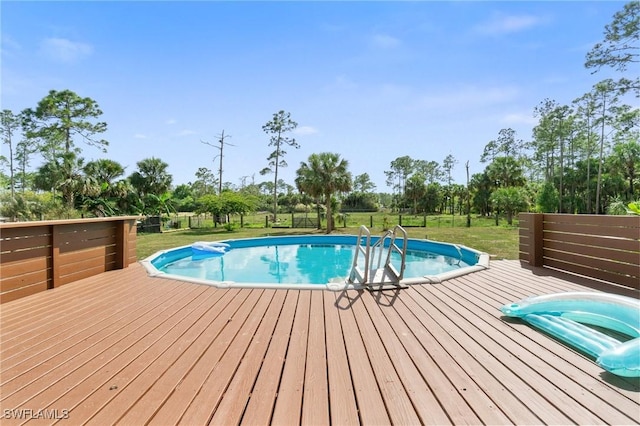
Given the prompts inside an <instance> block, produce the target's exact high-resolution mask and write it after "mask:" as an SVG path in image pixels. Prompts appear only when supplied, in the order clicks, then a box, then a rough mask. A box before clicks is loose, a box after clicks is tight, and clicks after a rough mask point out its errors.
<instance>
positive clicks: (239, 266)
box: [141, 235, 489, 290]
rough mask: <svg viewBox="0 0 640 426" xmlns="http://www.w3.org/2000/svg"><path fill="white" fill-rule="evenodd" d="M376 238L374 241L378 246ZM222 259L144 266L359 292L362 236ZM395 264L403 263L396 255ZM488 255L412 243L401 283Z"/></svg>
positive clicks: (182, 276) (240, 282) (159, 257)
mask: <svg viewBox="0 0 640 426" xmlns="http://www.w3.org/2000/svg"><path fill="white" fill-rule="evenodd" d="M375 240H376V237H372V241H375ZM224 242H225V243H227V244H228V245H229V249H228V251H227V252H226V253H225V254H224V255H222V256H209V257H194V256H193V255H192V249H191V245H187V246H182V247H178V248H175V249H171V250H166V251H160V252H157V253H155V254H153V255H152V256H150V257H148V258H147V259H145V260H143V261H141V263H142V264H143V266H144V267H145V268H146V270H147V273H148V274H149V275H151V276H157V277H163V278H170V279H177V280H182V281H189V282H195V283H199V284H208V285H214V286H216V287H249V288H256V287H259V288H308V289H331V290H341V289H344V288H349V287H351V288H357V287H358V285H357V284H350V283H348V282H347V280H346V278H347V277H348V276H349V273H350V269H351V265H352V261H353V257H354V253H355V251H356V244H357V242H358V237H356V236H355V235H306V236H286V237H262V238H247V239H237V240H225V241H224ZM391 262H392V264H398V263H399V262H401V260H400V257H399V256H397V255H395V254H393V255H392V261H391ZM488 266H489V256H488V255H487V254H486V253H481V252H479V251H477V250H474V249H471V248H468V247H464V246H459V245H455V244H448V243H440V242H435V241H428V240H417V239H408V240H407V255H406V269H405V273H404V278H403V279H402V281H401V284H403V285H408V284H424V283H434V282H441V281H443V280H446V279H450V278H453V277H457V276H460V275H464V274H467V273H470V272H474V271H478V270H482V269H486V268H487V267H488Z"/></svg>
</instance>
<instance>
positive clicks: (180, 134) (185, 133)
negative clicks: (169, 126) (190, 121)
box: [177, 129, 198, 136]
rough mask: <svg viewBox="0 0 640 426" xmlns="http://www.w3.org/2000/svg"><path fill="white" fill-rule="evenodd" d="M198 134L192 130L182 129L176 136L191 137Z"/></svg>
mask: <svg viewBox="0 0 640 426" xmlns="http://www.w3.org/2000/svg"><path fill="white" fill-rule="evenodd" d="M197 133H198V132H196V131H194V130H190V129H184V130H182V131H181V132H180V133H178V135H177V136H191V135H195V134H197Z"/></svg>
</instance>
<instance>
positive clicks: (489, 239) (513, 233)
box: [136, 213, 518, 260]
mask: <svg viewBox="0 0 640 426" xmlns="http://www.w3.org/2000/svg"><path fill="white" fill-rule="evenodd" d="M375 215H376V216H377V215H379V213H376V214H375ZM369 216H370V215H369V214H367V215H366V216H362V217H361V218H360V217H353V216H350V217H349V219H348V220H347V226H346V227H343V225H341V224H337V226H338V228H337V229H336V230H335V231H334V232H333V233H334V234H352V235H357V234H358V228H359V227H360V224H364V225H366V226H367V227H369V219H367V218H368V217H369ZM389 219H390V222H389V223H390V226H391V227H393V225H394V224H395V223H397V219H398V217H397V216H391V215H389ZM416 220H417V219H416ZM420 220H422V219H420ZM418 221H419V220H418ZM374 223H375V222H374ZM404 223H405V219H403V224H404ZM465 223H466V221H465V218H464V217H460V216H456V218H455V220H454V224H453V226H452V224H451V216H441V217H440V218H439V219H438V217H433V216H429V217H428V218H427V227H426V228H424V227H406V228H405V229H406V231H407V233H408V234H409V237H410V238H420V239H422V238H428V239H430V240H434V241H443V242H449V243H456V244H462V245H465V246H467V247H471V248H474V249H476V250H479V251H483V252H486V253H489V254H490V255H491V256H492V257H493V258H496V259H518V228H517V224H515V222H514V226H508V225H507V224H506V221H504V220H501V224H500V225H499V226H495V221H494V219H489V218H473V219H472V222H471V228H467V227H466V226H465ZM370 229H371V234H372V235H379V234H382V228H381V227H379V226H376V225H374V227H373V228H370ZM324 232H325V231H324V230H317V229H301V228H265V227H260V228H254V227H252V228H235V229H234V230H232V231H227V230H226V229H224V228H223V227H218V228H201V229H183V230H176V231H171V232H164V233H161V234H138V237H137V245H136V247H137V256H138V260H142V259H144V258H146V257H148V256H150V255H151V254H153V253H155V252H157V251H159V250H166V249H170V248H173V247H179V246H184V245H187V244H191V243H193V242H195V241H218V240H228V239H236V238H252V237H266V236H270V235H301V234H323V233H324Z"/></svg>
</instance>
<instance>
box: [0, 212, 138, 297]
mask: <svg viewBox="0 0 640 426" xmlns="http://www.w3.org/2000/svg"><path fill="white" fill-rule="evenodd" d="M136 219H137V217H135V216H122V217H109V218H95V219H75V220H53V221H37V222H15V223H2V224H0V303H5V302H8V301H11V300H14V299H18V298H20V297H24V296H28V295H30V294H34V293H38V292H40V291H44V290H47V289H50V288H54V287H59V286H61V285H64V284H68V283H70V282H73V281H76V280H79V279H82V278H87V277H90V276H93V275H97V274H100V273H103V272H106V271H110V270H112V269H122V268H126V267H127V266H129V264H131V263H134V262H136V260H137V258H136Z"/></svg>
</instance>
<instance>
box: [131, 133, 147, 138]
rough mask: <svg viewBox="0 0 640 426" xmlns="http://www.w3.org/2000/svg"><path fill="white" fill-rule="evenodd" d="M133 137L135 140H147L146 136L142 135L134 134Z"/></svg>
mask: <svg viewBox="0 0 640 426" xmlns="http://www.w3.org/2000/svg"><path fill="white" fill-rule="evenodd" d="M133 137H134V138H136V139H147V135H145V134H142V133H136V134H135V135H133Z"/></svg>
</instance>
